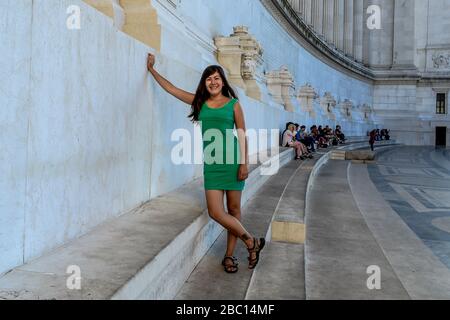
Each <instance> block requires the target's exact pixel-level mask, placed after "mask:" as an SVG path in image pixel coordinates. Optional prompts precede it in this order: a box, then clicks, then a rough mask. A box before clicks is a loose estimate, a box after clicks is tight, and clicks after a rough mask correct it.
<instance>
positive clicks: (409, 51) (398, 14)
mask: <svg viewBox="0 0 450 320" xmlns="http://www.w3.org/2000/svg"><path fill="white" fill-rule="evenodd" d="M414 6H415V5H414V1H410V0H395V14H394V41H393V43H394V49H393V55H394V57H393V67H394V68H397V69H416V67H415V65H414V50H415V46H414V41H411V39H414V38H415V23H414Z"/></svg>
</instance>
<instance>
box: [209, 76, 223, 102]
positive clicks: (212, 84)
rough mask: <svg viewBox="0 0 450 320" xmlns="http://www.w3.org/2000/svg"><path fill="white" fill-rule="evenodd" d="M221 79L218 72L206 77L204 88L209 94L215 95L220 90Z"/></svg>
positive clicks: (221, 85)
mask: <svg viewBox="0 0 450 320" xmlns="http://www.w3.org/2000/svg"><path fill="white" fill-rule="evenodd" d="M222 88H223V80H222V78H221V77H220V74H219V73H218V72H215V73H214V74H212V75H210V76H209V77H208V78H206V89H207V90H208V92H209V94H210V95H211V96H216V95H218V94H220V93H221V92H222Z"/></svg>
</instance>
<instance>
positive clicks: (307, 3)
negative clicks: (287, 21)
mask: <svg viewBox="0 0 450 320" xmlns="http://www.w3.org/2000/svg"><path fill="white" fill-rule="evenodd" d="M303 1H304V12H303V17H304V19H305V22H306V24H308V25H312V1H314V0H303Z"/></svg>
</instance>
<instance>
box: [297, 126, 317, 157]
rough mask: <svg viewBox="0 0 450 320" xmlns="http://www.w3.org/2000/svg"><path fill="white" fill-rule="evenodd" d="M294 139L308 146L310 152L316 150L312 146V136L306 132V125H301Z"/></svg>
mask: <svg viewBox="0 0 450 320" xmlns="http://www.w3.org/2000/svg"><path fill="white" fill-rule="evenodd" d="M296 140H297V141H300V142H301V143H303V144H304V145H305V146H306V147H308V149H309V150H311V152H316V150H315V148H314V138H313V137H311V136H310V135H309V134H308V133H307V132H306V126H301V127H300V130H298V132H297V136H296Z"/></svg>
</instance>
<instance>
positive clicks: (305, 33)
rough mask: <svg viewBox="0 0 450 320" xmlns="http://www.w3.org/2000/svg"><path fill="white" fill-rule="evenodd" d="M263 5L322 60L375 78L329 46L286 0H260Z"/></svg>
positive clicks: (367, 78) (354, 74)
mask: <svg viewBox="0 0 450 320" xmlns="http://www.w3.org/2000/svg"><path fill="white" fill-rule="evenodd" d="M260 1H261V3H262V4H263V5H264V7H265V8H266V9H267V10H268V11H269V12H270V14H272V16H273V17H274V18H275V20H276V21H277V22H278V23H280V25H281V26H282V27H283V28H284V29H285V30H286V31H287V32H288V33H289V34H290V35H291V36H292V37H293V38H294V39H295V40H297V42H299V43H300V45H301V46H302V47H303V48H305V49H306V50H308V51H309V52H310V53H312V54H313V55H314V56H315V57H316V58H318V59H320V60H321V61H322V62H324V63H326V64H328V65H330V66H331V67H333V68H334V69H338V70H340V71H342V72H344V73H346V74H347V75H349V76H351V77H356V78H358V79H359V80H362V81H366V82H372V81H373V80H375V77H374V75H373V72H372V71H371V70H370V69H369V68H367V67H365V66H364V65H362V64H361V63H358V62H356V61H354V60H353V59H351V58H349V57H347V56H346V55H345V54H343V53H341V52H340V51H338V50H337V49H336V48H334V47H332V46H330V45H329V44H328V43H327V42H325V41H324V40H323V39H321V37H319V35H318V34H317V33H316V32H315V31H314V30H313V29H311V28H310V27H309V26H308V25H306V24H305V23H304V21H303V20H302V19H300V18H299V17H298V15H297V14H296V13H295V11H294V10H293V9H292V7H291V6H290V5H289V3H288V2H287V1H286V0H260Z"/></svg>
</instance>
